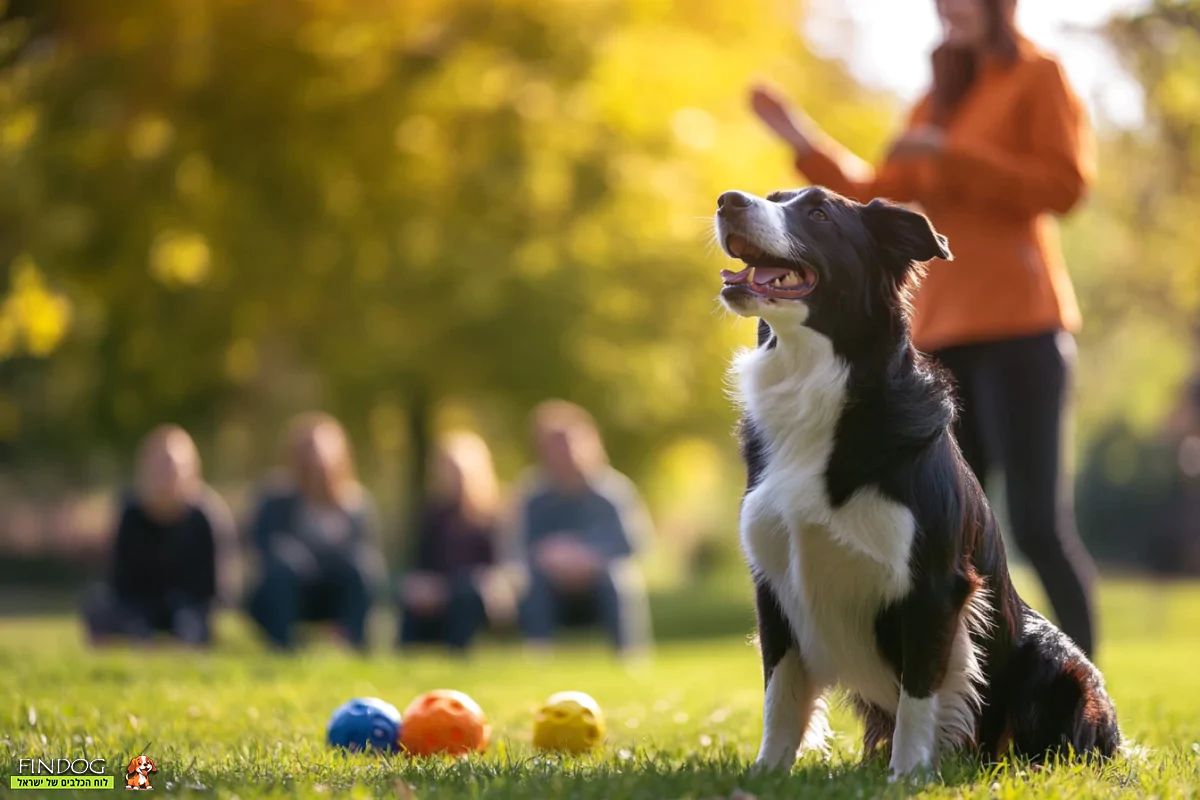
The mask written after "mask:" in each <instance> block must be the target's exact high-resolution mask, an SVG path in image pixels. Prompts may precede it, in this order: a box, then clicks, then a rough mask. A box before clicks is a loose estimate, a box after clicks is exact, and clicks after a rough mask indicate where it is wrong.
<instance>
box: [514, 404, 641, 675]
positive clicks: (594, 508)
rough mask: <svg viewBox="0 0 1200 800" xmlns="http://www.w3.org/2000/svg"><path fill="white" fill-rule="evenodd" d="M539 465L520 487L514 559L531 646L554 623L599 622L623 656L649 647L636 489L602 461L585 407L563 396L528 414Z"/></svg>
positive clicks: (539, 643)
mask: <svg viewBox="0 0 1200 800" xmlns="http://www.w3.org/2000/svg"><path fill="white" fill-rule="evenodd" d="M533 434H534V439H535V445H536V447H537V452H538V456H539V461H540V464H539V466H538V467H537V468H535V469H534V470H533V471H532V472H531V473H530V474H529V475H527V476H526V478H525V479H524V480H523V481H522V482H521V483H522V485H523V487H524V488H523V489H521V490H519V491H518V492H517V496H516V497H515V502H514V514H513V520H512V523H511V529H510V530H509V531H508V537H509V542H510V543H511V546H512V547H513V552H512V553H511V554H510V558H511V559H512V560H513V561H514V562H515V563H516V564H517V566H518V569H519V574H520V575H521V578H522V582H523V583H524V584H525V585H524V587H523V588H524V590H525V592H524V596H523V598H522V599H521V603H520V609H519V616H520V624H521V630H522V634H523V635H524V637H525V639H526V642H527V644H528V645H529V646H530V647H531V649H534V650H542V649H545V648H547V647H548V646H549V644H550V642H551V640H552V639H553V637H554V635H555V633H556V632H557V630H558V628H559V626H560V625H570V624H575V625H599V626H600V627H601V628H602V629H603V630H604V631H605V633H606V634H607V636H608V638H609V640H610V641H611V642H612V644H613V646H614V647H615V648H616V649H617V651H618V652H619V653H621V654H625V655H634V654H638V653H640V652H642V651H644V650H645V649H646V648H647V647H648V646H649V644H650V635H651V634H650V616H649V608H648V605H647V598H646V591H645V586H644V583H643V581H642V577H641V573H640V571H639V569H638V567H637V565H636V564H635V561H634V559H635V556H636V555H637V554H638V553H639V551H640V550H641V548H642V546H643V544H645V543H647V542H648V539H649V537H650V535H651V532H652V531H651V523H650V517H649V515H648V514H647V512H646V510H645V507H644V505H643V503H642V500H641V497H640V496H639V494H638V491H637V488H636V487H635V486H634V485H633V483H632V482H631V481H630V480H629V479H628V478H627V477H625V476H624V475H622V474H620V473H619V472H617V471H616V470H615V469H613V468H612V467H611V466H609V463H608V456H607V454H606V453H605V450H604V445H603V442H602V441H601V438H600V433H599V431H598V430H597V428H596V424H595V422H594V421H593V419H592V417H591V415H590V414H588V412H586V411H585V410H583V409H582V408H580V407H579V406H576V405H574V404H572V403H567V402H565V401H561V400H550V401H547V402H545V403H543V404H541V405H540V406H538V408H537V409H535V411H534V415H533Z"/></svg>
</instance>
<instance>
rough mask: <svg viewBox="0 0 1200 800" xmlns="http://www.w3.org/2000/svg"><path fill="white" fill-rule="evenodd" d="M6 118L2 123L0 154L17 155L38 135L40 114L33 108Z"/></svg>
mask: <svg viewBox="0 0 1200 800" xmlns="http://www.w3.org/2000/svg"><path fill="white" fill-rule="evenodd" d="M6 116H7V119H5V120H4V121H3V122H0V153H15V152H17V151H18V150H21V149H23V148H24V147H25V145H27V144H28V143H29V140H30V139H32V138H33V135H34V134H35V133H37V129H38V112H37V111H36V110H35V109H33V108H22V109H18V110H17V111H15V112H9V113H8V114H7V115H6Z"/></svg>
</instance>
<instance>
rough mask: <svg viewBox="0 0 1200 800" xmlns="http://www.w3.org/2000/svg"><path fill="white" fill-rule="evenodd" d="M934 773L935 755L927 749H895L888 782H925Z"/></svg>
mask: <svg viewBox="0 0 1200 800" xmlns="http://www.w3.org/2000/svg"><path fill="white" fill-rule="evenodd" d="M933 772H934V768H933V753H932V752H930V751H929V750H927V749H926V748H904V749H899V748H893V749H892V759H891V764H890V765H889V770H888V781H889V782H890V783H895V782H896V781H899V780H905V781H910V782H917V783H919V782H924V781H926V780H928V779H929V778H930V777H931V776H932V774H933Z"/></svg>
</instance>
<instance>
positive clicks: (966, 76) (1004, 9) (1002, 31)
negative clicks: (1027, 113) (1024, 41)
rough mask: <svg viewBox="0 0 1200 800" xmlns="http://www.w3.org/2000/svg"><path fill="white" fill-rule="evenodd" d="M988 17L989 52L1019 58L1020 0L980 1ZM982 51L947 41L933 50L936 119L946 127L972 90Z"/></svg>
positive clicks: (1001, 57) (934, 119) (935, 120)
mask: <svg viewBox="0 0 1200 800" xmlns="http://www.w3.org/2000/svg"><path fill="white" fill-rule="evenodd" d="M979 1H980V2H981V3H983V6H984V8H985V9H986V12H987V16H988V51H989V55H994V56H998V57H999V58H1000V59H1002V60H1004V61H1006V62H1012V61H1014V60H1015V59H1016V57H1017V41H1018V39H1019V38H1020V37H1019V34H1018V33H1017V21H1016V13H1017V3H1016V0H979ZM981 61H982V58H981V56H980V53H979V51H977V50H974V49H971V48H965V47H952V46H950V45H948V44H943V45H942V46H941V47H939V48H937V49H936V50H934V51H933V91H932V93H931V99H932V101H933V109H932V112H933V113H932V117H931V119H932V122H933V124H935V125H939V126H945V125H946V124H947V123H949V122H950V120H951V119H952V118H953V117H954V112H956V111H957V110H958V106H959V104H960V103H962V100H963V98H964V97H966V96H967V92H968V91H970V89H971V86H972V84H974V83H975V78H976V77H978V75H979V71H980V69H981V67H982V63H981Z"/></svg>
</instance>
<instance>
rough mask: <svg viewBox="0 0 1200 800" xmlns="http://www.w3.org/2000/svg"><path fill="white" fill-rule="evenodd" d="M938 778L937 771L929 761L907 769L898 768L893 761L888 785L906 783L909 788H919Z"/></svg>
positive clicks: (889, 771)
mask: <svg viewBox="0 0 1200 800" xmlns="http://www.w3.org/2000/svg"><path fill="white" fill-rule="evenodd" d="M936 776H937V769H936V768H935V767H934V766H933V764H931V763H929V762H928V761H923V762H920V763H917V764H913V765H911V766H908V767H906V768H900V767H898V766H897V765H896V764H895V762H894V761H893V763H892V766H891V767H890V769H889V770H888V783H905V784H908V785H909V786H919V785H922V784H926V783H929V782H930V781H931V780H933V779H934V778H935V777H936Z"/></svg>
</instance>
